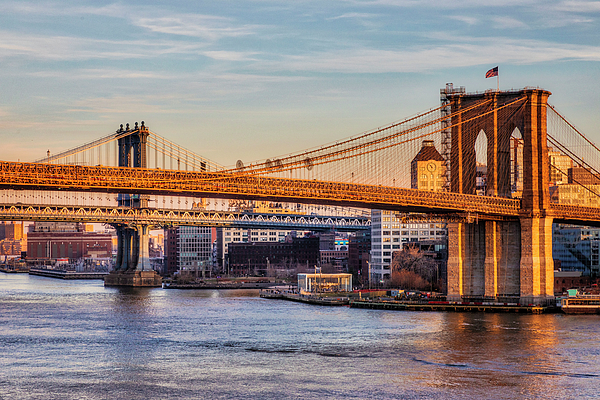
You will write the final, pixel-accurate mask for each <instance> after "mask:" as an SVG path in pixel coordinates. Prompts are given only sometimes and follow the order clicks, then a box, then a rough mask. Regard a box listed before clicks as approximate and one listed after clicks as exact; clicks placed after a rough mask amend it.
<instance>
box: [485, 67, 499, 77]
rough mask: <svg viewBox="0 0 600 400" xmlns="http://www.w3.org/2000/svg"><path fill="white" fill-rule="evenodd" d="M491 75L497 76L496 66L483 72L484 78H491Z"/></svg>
mask: <svg viewBox="0 0 600 400" xmlns="http://www.w3.org/2000/svg"><path fill="white" fill-rule="evenodd" d="M493 76H498V67H494V68H492V69H490V70H489V71H488V72H486V73H485V77H486V78H491V77H493Z"/></svg>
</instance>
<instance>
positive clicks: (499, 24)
mask: <svg viewBox="0 0 600 400" xmlns="http://www.w3.org/2000/svg"><path fill="white" fill-rule="evenodd" d="M493 21H494V25H495V26H494V27H495V28H496V29H516V28H528V26H527V25H526V24H525V23H523V22H521V21H519V20H518V19H515V18H511V17H494V18H493Z"/></svg>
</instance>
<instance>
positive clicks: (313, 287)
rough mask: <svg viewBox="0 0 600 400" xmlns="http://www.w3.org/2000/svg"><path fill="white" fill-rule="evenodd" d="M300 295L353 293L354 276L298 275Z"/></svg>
mask: <svg viewBox="0 0 600 400" xmlns="http://www.w3.org/2000/svg"><path fill="white" fill-rule="evenodd" d="M298 291H299V292H300V293H325V292H327V293H332V292H351V291H352V274H321V273H317V274H298Z"/></svg>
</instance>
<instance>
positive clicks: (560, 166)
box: [548, 149, 573, 185]
mask: <svg viewBox="0 0 600 400" xmlns="http://www.w3.org/2000/svg"><path fill="white" fill-rule="evenodd" d="M548 158H549V159H550V163H549V164H550V176H549V177H550V185H562V184H565V183H568V174H569V170H570V169H571V168H573V160H572V159H571V157H569V156H565V155H563V154H562V153H560V152H558V151H554V150H551V149H548Z"/></svg>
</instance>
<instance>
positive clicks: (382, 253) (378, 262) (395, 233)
mask: <svg viewBox="0 0 600 400" xmlns="http://www.w3.org/2000/svg"><path fill="white" fill-rule="evenodd" d="M401 218H402V216H399V215H396V213H394V212H392V211H384V210H373V211H371V261H370V263H369V279H370V282H371V284H373V285H377V284H380V283H383V281H385V280H386V279H389V278H390V277H391V274H392V272H391V267H390V266H391V263H392V252H394V251H399V250H401V249H402V245H403V243H410V242H417V241H421V240H428V239H432V240H433V239H437V240H439V239H445V238H447V236H448V229H447V227H446V224H445V223H439V222H435V223H434V222H419V223H407V222H402V219H401Z"/></svg>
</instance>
